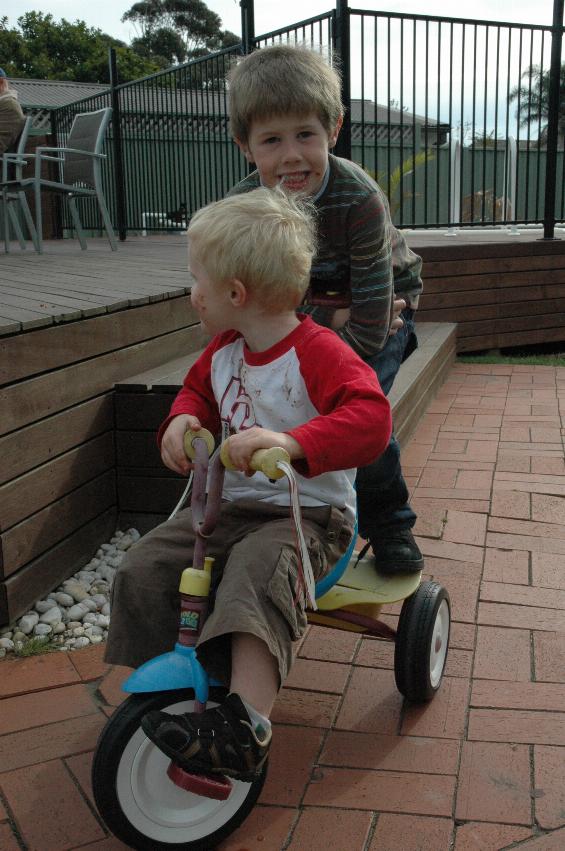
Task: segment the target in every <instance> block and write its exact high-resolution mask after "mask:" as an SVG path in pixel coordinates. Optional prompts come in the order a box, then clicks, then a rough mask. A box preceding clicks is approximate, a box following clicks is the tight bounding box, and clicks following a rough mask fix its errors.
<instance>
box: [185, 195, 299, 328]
mask: <svg viewBox="0 0 565 851" xmlns="http://www.w3.org/2000/svg"><path fill="white" fill-rule="evenodd" d="M315 234H316V225H315V222H314V208H313V207H312V206H311V204H309V203H308V202H307V201H305V200H301V199H297V198H295V197H291V196H290V195H287V194H286V193H285V192H284V191H283V190H282V189H279V188H278V187H277V188H275V189H267V188H260V189H254V190H253V191H252V192H248V193H246V194H243V195H233V196H231V197H228V198H224V199H223V200H222V201H216V202H215V203H213V204H208V206H206V207H203V208H202V209H201V210H199V211H198V212H197V213H196V214H195V215H194V216H193V217H192V219H191V222H190V225H189V227H188V240H189V248H190V257H191V260H195V261H196V262H197V263H199V264H200V265H202V266H203V267H204V269H205V270H206V272H207V274H208V275H209V276H210V278H211V279H212V280H213V281H215V282H216V283H218V284H227V283H229V281H232V280H234V279H235V278H237V279H238V280H240V281H241V282H242V283H243V284H245V286H246V288H247V291H248V292H249V294H250V296H251V297H252V298H254V299H256V300H257V301H258V302H259V304H260V305H261V306H262V307H263V308H264V309H265V310H266V311H268V312H277V311H280V310H294V309H295V308H296V307H298V305H299V304H300V302H301V301H302V299H303V298H304V294H305V292H306V290H307V288H308V284H309V281H310V267H311V265H312V259H313V257H314V253H315V249H316V237H315Z"/></svg>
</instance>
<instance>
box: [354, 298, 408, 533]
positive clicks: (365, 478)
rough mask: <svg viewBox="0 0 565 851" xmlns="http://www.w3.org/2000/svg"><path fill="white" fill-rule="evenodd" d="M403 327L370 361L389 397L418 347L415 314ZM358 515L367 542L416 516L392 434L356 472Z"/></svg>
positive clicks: (403, 526)
mask: <svg viewBox="0 0 565 851" xmlns="http://www.w3.org/2000/svg"><path fill="white" fill-rule="evenodd" d="M402 319H403V320H404V325H403V327H402V328H401V329H400V330H399V331H398V332H397V333H396V334H394V335H393V336H392V337H389V339H388V340H387V343H386V345H385V347H384V348H383V349H382V350H381V351H380V352H379V353H378V354H376V355H373V356H372V357H371V358H368V359H367V363H368V364H369V366H372V367H373V369H374V370H375V372H376V373H377V377H378V379H379V383H380V385H381V387H382V389H383V392H384V393H385V395H387V396H388V394H389V392H390V389H391V387H392V385H393V382H394V379H395V378H396V374H397V372H398V370H399V368H400V364H401V363H402V361H403V360H405V359H406V358H407V357H408V355H409V354H410V353H411V352H413V351H414V349H416V348H417V346H418V340H417V338H416V333H415V331H414V311H413V310H411V309H410V308H406V310H403V311H402ZM356 488H357V514H358V521H359V534H360V535H361V537H363V538H365V539H372V538H375V539H378V538H380V537H383V536H384V537H386V534H387V532H391V531H392V530H397V529H411V528H412V526H413V525H414V523H415V522H416V515H415V514H414V512H413V511H412V509H411V508H410V505H409V504H408V488H407V486H406V482H405V481H404V478H403V476H402V470H401V468H400V446H399V445H398V441H397V440H396V438H395V437H394V435H392V437H391V439H390V443H389V445H388V446H387V448H386V449H385V451H384V453H383V454H382V455H381V457H380V458H379V459H378V460H377V461H375V462H374V463H373V464H369V466H368V467H361V468H360V469H359V470H358V471H357V482H356Z"/></svg>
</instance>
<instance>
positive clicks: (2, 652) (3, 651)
mask: <svg viewBox="0 0 565 851" xmlns="http://www.w3.org/2000/svg"><path fill="white" fill-rule="evenodd" d="M5 655H6V648H5V647H0V659H3V658H4V656H5Z"/></svg>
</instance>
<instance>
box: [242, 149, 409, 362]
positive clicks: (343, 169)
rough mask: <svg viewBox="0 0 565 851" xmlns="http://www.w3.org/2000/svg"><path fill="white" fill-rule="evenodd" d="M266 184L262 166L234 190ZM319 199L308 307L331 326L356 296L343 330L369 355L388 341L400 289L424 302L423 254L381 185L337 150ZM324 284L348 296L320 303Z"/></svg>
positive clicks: (306, 309) (303, 308)
mask: <svg viewBox="0 0 565 851" xmlns="http://www.w3.org/2000/svg"><path fill="white" fill-rule="evenodd" d="M260 185H261V180H260V177H259V173H258V172H257V171H255V172H253V174H250V175H249V176H248V177H246V178H244V180H242V181H241V182H240V183H238V184H237V186H235V187H234V188H233V189H232V190H230V193H229V194H230V195H232V194H239V193H241V192H250V191H251V190H252V189H256V188H257V187H258V186H260ZM314 204H315V206H316V208H317V211H318V228H317V229H318V250H317V255H316V257H315V260H314V263H313V265H312V273H311V287H310V290H309V295H308V296H307V299H306V303H305V304H303V305H301V307H300V310H301V312H304V313H309V314H310V315H311V316H312V318H313V319H314V320H315V321H316V322H317V323H318V324H320V325H325V326H326V327H330V325H331V321H332V317H333V314H334V312H335V309H336V306H341V305H343V304H348V305H349V307H350V317H349V320H348V321H347V322H346V324H345V325H344V326H343V327H342V328H340V329H339V331H338V332H337V333H338V334H339V336H340V337H341V338H342V339H343V340H344V341H345V342H346V343H348V344H349V345H350V346H351V348H352V349H353V350H354V351H355V352H357V354H358V355H360V356H361V357H362V358H368V357H370V356H371V355H373V354H376V352H378V351H380V349H382V347H383V346H384V344H385V343H386V340H387V336H388V331H389V326H390V319H391V309H392V298H393V292H394V294H396V295H397V296H399V297H402V298H404V299H406V302H407V304H408V306H409V307H412V308H416V307H417V304H418V297H419V294H420V292H421V291H422V280H421V277H420V272H421V268H422V261H421V259H420V257H418V255H417V254H414V252H413V251H411V250H410V249H409V248H408V246H407V244H406V241H405V239H404V237H403V236H402V234H401V233H400V232H399V231H398V230H397V229H396V228H395V227H394V225H393V224H392V221H391V218H390V213H389V206H388V201H387V199H386V196H385V194H384V193H383V191H382V190H381V188H380V187H379V186H378V184H377V183H375V181H374V180H373V179H372V178H371V177H370V176H369V175H368V174H367V173H366V172H365V171H363V169H362V168H360V166H358V165H356V164H355V163H352V162H350V161H349V160H345V159H342V158H339V157H334V156H333V155H331V154H330V156H329V173H328V176H327V182H326V184H325V187H324V188H323V190H322V191H321V193H320V195H319V196H318V197H317V198H315V199H314ZM320 289H322V290H326V291H327V290H331V291H332V292H336V293H339V294H340V295H341V302H340V296H337V297H336V305H335V306H334V305H332V304H331V298H330V299H328V300H327V301H328V302H329V303H326V304H323V305H320V304H316V301H317V298H316V296H317V292H318V291H319V290H320ZM311 300H312V301H314V303H311ZM324 301H326V300H324ZM337 302H340V304H338V303H337Z"/></svg>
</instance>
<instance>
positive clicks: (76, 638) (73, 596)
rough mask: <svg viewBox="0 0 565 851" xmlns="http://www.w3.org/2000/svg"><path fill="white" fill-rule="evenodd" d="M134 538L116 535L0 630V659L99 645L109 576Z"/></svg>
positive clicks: (127, 534)
mask: <svg viewBox="0 0 565 851" xmlns="http://www.w3.org/2000/svg"><path fill="white" fill-rule="evenodd" d="M139 538H140V534H139V532H138V531H137V529H128V530H127V531H126V532H121V531H117V532H116V533H115V535H114V537H113V538H111V539H110V542H109V543H107V544H102V546H101V547H100V548H99V549H98V550H97V552H96V554H95V556H94V558H92V559H91V560H90V562H89V563H88V564H87V565H86V566H85V567H83V568H82V569H81V570H79V571H77V573H75V574H74V576H72V577H71V578H70V579H65V581H64V582H63V583H62V584H61V585H59V587H58V588H56V589H55V590H54V591H51V593H50V594H48V595H47V596H46V597H45V598H44V599H43V600H38V602H37V603H36V604H35V606H34V607H33V609H31V610H30V611H29V612H26V613H25V614H24V615H22V616H21V617H19V618H18V619H17V620H16V622H15V623H13V624H9V625H8V626H4V627H2V628H0V659H2V658H7V657H8V655H14V654H15V655H21V656H27V655H33V654H34V653H38V652H39V653H41V652H44V651H48V650H63V651H69V650H80V649H81V648H82V647H87V646H88V645H89V644H100V643H101V642H102V641H105V639H106V637H107V635H108V627H109V625H110V592H111V589H112V583H113V581H114V575H115V573H116V570H117V568H118V567H119V565H120V562H121V560H122V559H123V557H124V555H125V554H126V551H127V550H128V549H129V548H130V547H131V545H132V544H134V543H135V542H136V541H137V540H139Z"/></svg>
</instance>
